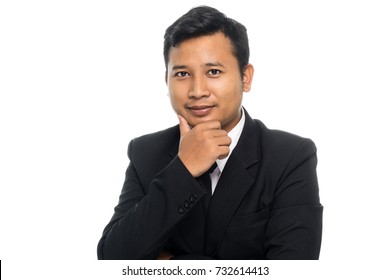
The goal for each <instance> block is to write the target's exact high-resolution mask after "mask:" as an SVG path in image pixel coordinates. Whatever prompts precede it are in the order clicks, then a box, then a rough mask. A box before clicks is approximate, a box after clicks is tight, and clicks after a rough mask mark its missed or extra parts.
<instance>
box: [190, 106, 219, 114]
mask: <svg viewBox="0 0 390 280" xmlns="http://www.w3.org/2000/svg"><path fill="white" fill-rule="evenodd" d="M213 108H214V106H213V105H194V106H188V109H189V110H190V112H191V113H192V114H193V115H195V116H198V117H204V116H207V115H208V114H209V113H210V112H211V111H212V109H213Z"/></svg>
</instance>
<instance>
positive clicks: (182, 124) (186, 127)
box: [177, 115, 191, 137]
mask: <svg viewBox="0 0 390 280" xmlns="http://www.w3.org/2000/svg"><path fill="white" fill-rule="evenodd" d="M177 117H178V118H179V128H180V137H182V136H183V135H184V134H186V133H187V132H189V131H190V130H191V128H190V126H189V125H188V122H187V121H186V119H185V118H183V117H182V116H180V115H177Z"/></svg>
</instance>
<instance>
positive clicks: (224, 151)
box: [218, 146, 230, 159]
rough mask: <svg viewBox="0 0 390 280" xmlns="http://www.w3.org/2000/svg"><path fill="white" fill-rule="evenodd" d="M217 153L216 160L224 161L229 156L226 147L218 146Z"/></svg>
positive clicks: (228, 149) (228, 150)
mask: <svg viewBox="0 0 390 280" xmlns="http://www.w3.org/2000/svg"><path fill="white" fill-rule="evenodd" d="M218 152H219V156H218V159H224V158H226V157H227V156H228V155H229V153H230V148H229V147H227V146H219V149H218Z"/></svg>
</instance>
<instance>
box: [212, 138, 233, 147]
mask: <svg viewBox="0 0 390 280" xmlns="http://www.w3.org/2000/svg"><path fill="white" fill-rule="evenodd" d="M215 141H217V144H218V146H230V144H231V143H232V139H231V138H230V137H229V136H226V137H218V138H216V139H215Z"/></svg>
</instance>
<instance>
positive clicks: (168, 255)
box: [156, 250, 174, 260]
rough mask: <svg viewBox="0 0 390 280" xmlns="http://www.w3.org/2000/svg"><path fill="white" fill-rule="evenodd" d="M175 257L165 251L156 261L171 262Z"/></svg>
mask: <svg viewBox="0 0 390 280" xmlns="http://www.w3.org/2000/svg"><path fill="white" fill-rule="evenodd" d="M173 257H174V255H173V254H172V253H171V252H169V251H167V250H163V251H161V252H160V254H159V255H158V257H157V259H156V260H170V259H171V258H173Z"/></svg>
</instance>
